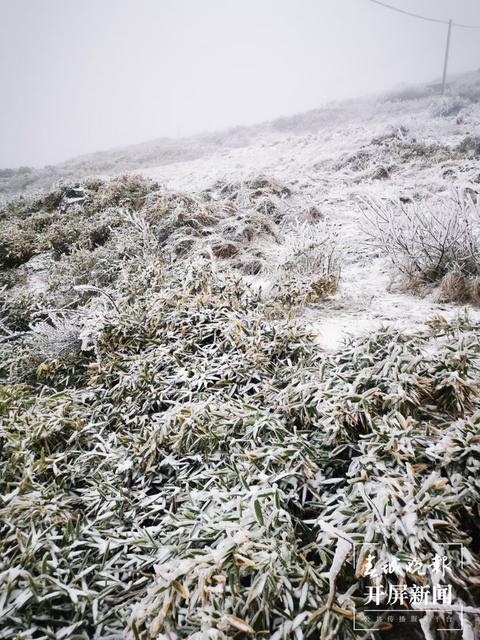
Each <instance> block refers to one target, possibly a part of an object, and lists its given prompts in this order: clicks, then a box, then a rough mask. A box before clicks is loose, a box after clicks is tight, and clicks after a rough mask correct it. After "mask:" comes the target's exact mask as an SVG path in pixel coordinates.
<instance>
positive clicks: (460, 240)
mask: <svg viewBox="0 0 480 640" xmlns="http://www.w3.org/2000/svg"><path fill="white" fill-rule="evenodd" d="M364 208H365V210H366V216H367V219H368V221H369V223H370V228H369V231H368V232H369V236H370V240H371V242H372V243H374V244H375V245H376V246H377V247H379V248H380V249H381V250H382V251H383V252H384V253H385V255H387V256H388V257H389V259H390V260H391V262H392V263H393V265H394V267H395V269H396V271H397V272H398V273H399V274H400V275H401V277H402V280H403V284H404V285H405V286H407V287H408V288H411V289H417V290H421V289H422V288H425V287H427V288H428V287H431V286H433V285H438V284H440V283H442V282H443V293H444V295H447V294H448V291H449V290H450V291H451V290H452V286H451V285H452V283H453V280H454V279H456V280H457V281H458V278H459V277H461V278H463V280H464V285H465V286H463V287H462V289H463V291H464V294H465V298H466V299H467V298H468V299H473V300H475V296H474V295H472V296H470V294H469V295H467V289H469V290H471V292H472V294H473V291H474V283H475V282H476V280H475V278H476V277H477V276H478V275H480V258H479V256H480V224H479V223H480V204H479V203H478V202H474V201H473V200H472V199H470V198H468V197H467V196H465V195H464V194H462V193H460V192H459V193H456V194H452V195H451V196H450V197H449V198H448V199H436V200H435V201H433V202H431V203H426V202H408V203H404V202H401V201H390V202H384V201H374V200H368V201H364ZM449 283H450V285H449Z"/></svg>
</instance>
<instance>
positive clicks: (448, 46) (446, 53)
mask: <svg viewBox="0 0 480 640" xmlns="http://www.w3.org/2000/svg"><path fill="white" fill-rule="evenodd" d="M452 23H453V20H452V19H451V18H450V20H449V21H448V35H447V48H446V49H445V62H444V63H443V80H442V96H444V95H445V89H446V86H447V69H448V56H449V55H450V38H451V36H452Z"/></svg>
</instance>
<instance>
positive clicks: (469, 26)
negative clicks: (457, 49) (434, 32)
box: [370, 0, 480, 29]
mask: <svg viewBox="0 0 480 640" xmlns="http://www.w3.org/2000/svg"><path fill="white" fill-rule="evenodd" d="M370 2H374V3H375V4H379V5H381V6H382V7H386V8H387V9H392V10H393V11H397V12H398V13H403V14H404V15H407V16H411V17H412V18H419V19H420V20H426V21H427V22H436V23H439V24H449V23H450V21H449V20H441V19H440V18H430V17H429V16H421V15H420V14H418V13H412V12H411V11H405V9H400V8H399V7H393V6H392V5H391V4H387V3H386V2H381V1H380V0H370ZM452 26H453V27H459V28H460V29H480V25H475V24H460V23H458V22H453V23H452Z"/></svg>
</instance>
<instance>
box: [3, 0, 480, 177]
mask: <svg viewBox="0 0 480 640" xmlns="http://www.w3.org/2000/svg"><path fill="white" fill-rule="evenodd" d="M390 4H394V5H396V6H398V7H402V8H404V9H406V10H410V11H415V12H417V13H424V14H427V15H430V16H433V17H437V18H442V19H443V18H447V19H448V18H449V17H452V18H453V19H454V20H456V21H457V22H462V23H473V24H480V5H479V3H478V0H390ZM0 24H1V30H2V37H1V39H0V86H1V89H2V95H1V109H2V111H1V119H0V127H1V131H0V139H1V145H0V166H3V167H13V166H18V165H35V166H41V165H44V164H50V163H55V162H59V161H61V160H65V159H67V158H69V157H72V156H75V155H78V154H81V153H86V152H90V151H95V150H97V149H105V148H110V147H117V146H121V145H124V144H130V143H135V142H141V141H144V140H149V139H153V138H157V137H161V136H172V137H177V136H184V135H189V134H192V133H196V132H201V131H205V130H212V129H220V128H223V127H226V126H230V125H236V124H249V123H254V122H259V121H262V120H269V119H272V118H274V117H277V116H281V115H288V114H292V113H296V112H300V111H304V110H307V109H310V108H314V107H317V106H320V105H321V104H322V103H325V102H326V101H329V100H334V99H342V98H348V97H353V96H358V95H364V94H368V93H372V92H379V91H383V90H386V89H389V88H392V87H395V86H397V85H399V84H400V83H418V82H423V81H429V80H433V79H435V78H438V77H439V76H440V75H441V71H442V66H443V54H444V47H445V39H446V26H445V25H442V24H435V23H430V22H424V21H421V20H416V19H413V18H410V17H408V16H405V15H401V14H399V13H396V12H393V11H390V10H388V9H385V8H383V7H381V6H379V5H377V4H373V3H372V2H369V1H368V0H330V1H327V0H0ZM478 67H480V31H473V30H472V31H470V30H460V29H455V30H454V32H453V37H452V48H451V60H450V72H451V73H455V72H461V71H467V70H472V69H475V68H478Z"/></svg>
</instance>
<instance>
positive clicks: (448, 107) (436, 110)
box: [430, 96, 468, 118]
mask: <svg viewBox="0 0 480 640" xmlns="http://www.w3.org/2000/svg"><path fill="white" fill-rule="evenodd" d="M467 104H468V103H467V102H466V101H465V100H463V99H462V98H460V97H458V96H442V97H440V98H439V99H438V100H436V101H435V102H433V103H432V105H431V107H430V112H431V114H432V116H433V117H434V118H448V117H450V116H456V115H458V114H459V113H460V111H462V109H464V108H465V107H466V106H467Z"/></svg>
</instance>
